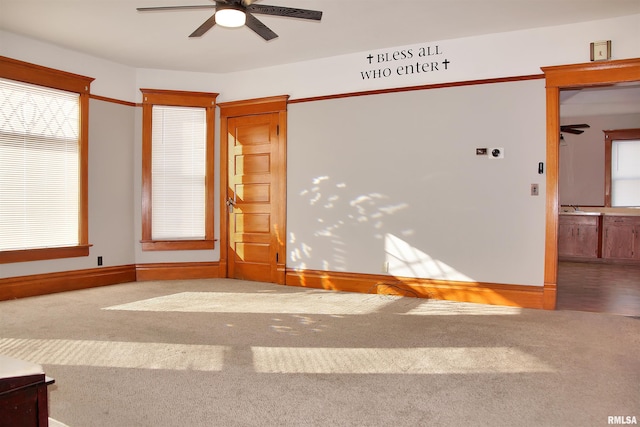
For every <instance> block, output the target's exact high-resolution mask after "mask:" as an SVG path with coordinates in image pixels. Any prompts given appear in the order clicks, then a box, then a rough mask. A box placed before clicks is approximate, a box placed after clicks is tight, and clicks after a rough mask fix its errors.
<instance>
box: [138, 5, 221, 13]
mask: <svg viewBox="0 0 640 427" xmlns="http://www.w3.org/2000/svg"><path fill="white" fill-rule="evenodd" d="M215 8H216V5H214V4H206V5H195V6H158V7H138V8H136V10H137V11H138V12H153V11H158V10H185V9H191V10H193V9H215Z"/></svg>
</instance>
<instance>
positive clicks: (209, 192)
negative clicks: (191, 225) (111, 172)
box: [140, 89, 218, 251]
mask: <svg viewBox="0 0 640 427" xmlns="http://www.w3.org/2000/svg"><path fill="white" fill-rule="evenodd" d="M140 92H142V240H141V241H140V243H142V250H143V251H172V250H204V249H214V248H215V239H214V228H213V219H214V218H213V210H214V209H213V205H214V201H215V194H214V175H213V174H214V151H213V150H214V137H215V135H214V131H215V128H214V121H215V109H216V97H217V96H218V94H217V93H209V92H186V91H174V90H159V89H140ZM154 105H169V106H180V107H201V108H204V109H205V110H206V120H207V140H206V151H207V159H206V164H205V170H206V175H205V181H206V182H205V188H206V195H205V238H204V239H203V240H154V239H152V237H151V236H152V233H151V218H152V215H151V214H152V203H151V201H152V196H151V179H152V176H151V146H152V144H151V140H152V131H151V130H152V108H153V106H154Z"/></svg>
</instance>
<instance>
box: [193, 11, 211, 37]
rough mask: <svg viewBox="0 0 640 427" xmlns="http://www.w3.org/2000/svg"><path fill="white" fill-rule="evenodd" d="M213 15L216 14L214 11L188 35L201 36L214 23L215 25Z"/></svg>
mask: <svg viewBox="0 0 640 427" xmlns="http://www.w3.org/2000/svg"><path fill="white" fill-rule="evenodd" d="M215 17H216V15H215V13H214V14H213V15H211V17H210V18H209V19H207V20H206V21H204V22H203V23H202V25H200V26H199V27H198V28H197V29H196V30H195V31H194V32H193V33H191V34H190V35H189V37H201V36H202V35H204V33H206V32H207V31H209V30H210V29H211V28H212V27H213V26H214V25H216V18H215Z"/></svg>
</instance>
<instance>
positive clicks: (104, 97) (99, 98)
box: [89, 94, 142, 107]
mask: <svg viewBox="0 0 640 427" xmlns="http://www.w3.org/2000/svg"><path fill="white" fill-rule="evenodd" d="M89 98H90V99H95V100H97V101H104V102H111V103H113V104H120V105H126V106H127V107H141V106H142V104H139V105H138V104H136V103H135V102H129V101H123V100H121V99H115V98H109V97H106V96H100V95H94V94H90V95H89Z"/></svg>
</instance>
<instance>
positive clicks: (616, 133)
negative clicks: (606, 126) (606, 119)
mask: <svg viewBox="0 0 640 427" xmlns="http://www.w3.org/2000/svg"><path fill="white" fill-rule="evenodd" d="M602 132H604V205H605V206H606V207H611V146H612V145H613V141H624V140H630V139H640V128H638V129H615V130H603V131H602Z"/></svg>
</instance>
